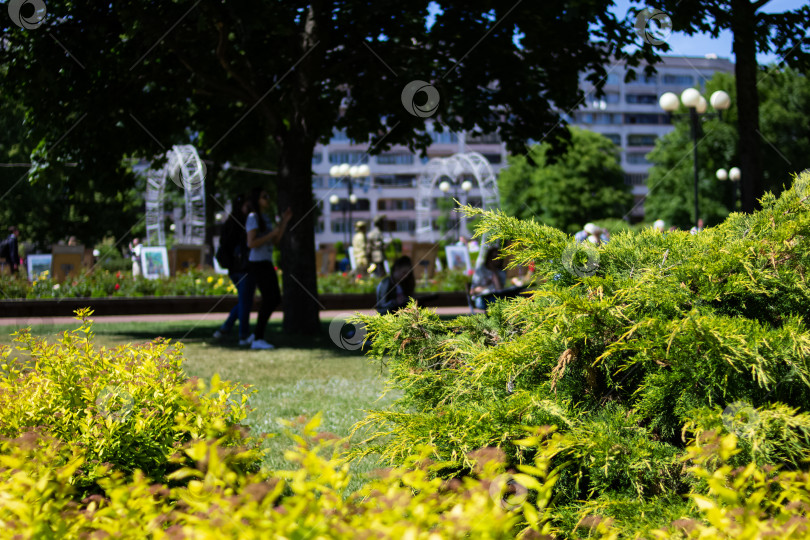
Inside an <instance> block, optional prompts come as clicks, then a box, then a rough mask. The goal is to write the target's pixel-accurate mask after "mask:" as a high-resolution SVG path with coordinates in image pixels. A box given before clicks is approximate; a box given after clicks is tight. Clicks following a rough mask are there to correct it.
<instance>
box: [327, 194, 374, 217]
mask: <svg viewBox="0 0 810 540" xmlns="http://www.w3.org/2000/svg"><path fill="white" fill-rule="evenodd" d="M348 204H349V199H348V198H346V199H343V198H341V199H340V201H338V203H337V204H330V205H329V209H330V210H331V211H332V213H335V212H343V210H344V208H345V209H346V210H348V209H349V206H348ZM351 207H352V208H351V210H352V212H368V211H369V210H370V209H371V203H370V202H369V201H368V199H357V202H356V203H354V204H353V205H351Z"/></svg>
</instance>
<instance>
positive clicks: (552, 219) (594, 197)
mask: <svg viewBox="0 0 810 540" xmlns="http://www.w3.org/2000/svg"><path fill="white" fill-rule="evenodd" d="M570 132H571V142H570V145H569V146H568V147H567V148H566V149H565V150H564V151H563V153H562V154H560V155H554V156H552V155H551V151H552V147H551V145H550V144H548V143H543V144H541V145H535V146H534V147H532V149H531V152H530V157H531V160H529V159H527V158H526V157H525V156H512V157H510V158H509V167H508V168H506V169H504V170H503V171H502V172H501V173H500V176H499V177H498V187H499V189H500V193H501V207H502V208H503V210H504V212H506V213H507V214H509V215H511V216H514V217H517V218H520V219H531V218H534V219H535V220H537V221H539V222H541V223H545V224H546V225H549V226H552V227H556V228H559V229H562V230H564V231H567V232H575V231H576V230H578V229H580V228H581V227H582V226H583V225H584V224H585V223H587V222H589V221H595V220H598V219H605V218H622V217H624V216H625V215H626V214H627V212H628V211H629V210H630V206H631V204H632V201H633V197H632V195H631V194H630V188H629V186H627V185H626V184H625V183H624V173H623V172H622V168H621V166H620V165H619V162H618V161H617V159H616V156H617V152H618V148H617V147H616V145H615V144H613V142H611V141H610V140H609V139H607V138H606V137H604V136H602V135H600V134H598V133H594V132H592V131H587V130H584V129H579V128H575V127H572V128H570ZM532 162H533V163H532Z"/></svg>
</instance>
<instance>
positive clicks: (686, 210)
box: [644, 66, 810, 229]
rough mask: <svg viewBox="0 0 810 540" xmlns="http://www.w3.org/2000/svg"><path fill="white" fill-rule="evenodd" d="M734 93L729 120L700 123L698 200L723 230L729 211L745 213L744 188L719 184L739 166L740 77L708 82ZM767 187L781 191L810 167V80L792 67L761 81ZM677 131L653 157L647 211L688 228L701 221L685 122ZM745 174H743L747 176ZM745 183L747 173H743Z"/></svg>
mask: <svg viewBox="0 0 810 540" xmlns="http://www.w3.org/2000/svg"><path fill="white" fill-rule="evenodd" d="M721 88H728V89H730V92H729V94H730V96H731V103H732V105H731V108H730V109H729V110H728V111H725V112H724V113H723V119H722V120H719V119H711V120H708V121H706V122H704V123H703V125H702V126H701V130H702V132H701V134H700V139H699V144H698V166H699V170H698V197H699V203H700V217H701V218H703V220H704V222H705V224H706V225H708V226H711V225H716V224H717V223H719V222H720V221H722V220H723V219H725V217H726V216H727V215H728V213H729V212H730V211H740V209H741V208H742V206H741V202H740V195H739V191H738V190H739V186H735V185H733V184H732V183H731V182H728V181H725V182H723V181H719V180H718V179H717V176H716V172H717V170H718V169H721V168H722V169H726V170H728V169H730V168H731V167H739V165H740V163H741V161H742V157H741V155H740V147H739V146H738V142H739V133H740V131H739V128H738V125H739V107H740V105H739V102H738V101H737V99H736V91H735V88H736V85H735V84H734V76H732V75H730V74H727V73H718V74H716V75H715V76H714V77H712V79H711V80H710V81H708V82H707V83H706V89H707V90H706V92H707V93H711V92H713V91H715V90H717V89H721ZM758 90H759V98H758V99H759V102H760V103H761V107H760V120H759V124H760V126H761V127H760V133H761V135H759V137H760V140H761V141H762V142H761V145H762V158H763V160H762V171H763V174H762V177H763V180H762V185H763V186H764V188H765V189H766V190H768V191H772V192H774V194H777V195H778V194H779V193H781V192H782V190H783V189H784V188H785V187H790V186H789V185H787V186H785V183H786V182H787V180H786V179H789V178H790V177H791V174H792V173H797V172H801V171H803V170H804V169H806V168H808V167H810V154H808V152H807V149H808V148H810V127H808V124H807V120H806V119H807V118H808V116H810V80H809V79H808V77H807V76H806V75H804V74H801V73H798V72H796V71H795V70H792V69H780V68H778V67H776V66H770V67H768V68H765V69H764V70H763V76H762V78H761V82H760V84H759V88H758ZM674 123H675V130H674V131H673V132H672V133H669V134H668V135H666V136H664V137H662V138H661V139H659V140H658V141H657V143H656V146H655V149H654V150H653V151H652V152H650V153H649V154H648V156H647V159H648V160H649V161H651V162H652V163H653V164H654V165H653V167H652V168H651V169H650V175H649V178H648V179H647V187H648V189H649V195H648V196H647V199H646V200H645V202H644V212H645V214H646V216H647V218H648V219H649V220H654V219H663V220H664V221H666V222H667V225H675V226H677V227H680V228H683V229H689V228H690V227H691V226H692V225H693V224H694V220H695V218H694V188H693V174H694V173H693V170H694V165H693V161H692V150H691V149H692V139H691V136H690V133H689V122H688V120H687V119H686V118H683V117H677V116H676V117H675V118H674ZM744 174H745V173H743V175H744ZM743 179H744V176H743Z"/></svg>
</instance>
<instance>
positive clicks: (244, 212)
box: [214, 195, 256, 345]
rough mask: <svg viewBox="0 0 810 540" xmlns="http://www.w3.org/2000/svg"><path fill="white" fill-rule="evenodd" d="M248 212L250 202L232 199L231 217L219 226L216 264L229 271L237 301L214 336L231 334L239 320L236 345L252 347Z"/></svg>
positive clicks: (251, 291) (240, 197) (245, 198)
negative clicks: (220, 234)
mask: <svg viewBox="0 0 810 540" xmlns="http://www.w3.org/2000/svg"><path fill="white" fill-rule="evenodd" d="M250 212H251V205H250V202H249V201H248V200H247V197H246V196H244V195H238V196H237V197H235V198H234V199H233V202H232V205H231V213H230V215H229V216H228V219H227V221H225V224H224V225H223V226H222V236H220V239H219V249H218V250H217V255H216V256H217V262H218V263H219V264H220V266H222V267H223V268H227V269H228V277H229V278H231V281H232V282H233V284H234V286H235V287H236V292H237V295H238V300H237V302H236V305H235V306H234V308H233V309H232V310H231V312H230V314H229V315H228V318H227V319H225V322H224V323H222V326H221V327H220V328H219V329H218V330H217V331H216V332H214V338H216V339H222V338H223V337H225V336H226V335H228V334H229V333H230V332H231V329H232V328H233V325H234V324H235V323H236V321H237V319H238V320H239V345H250V344H251V343H253V335H252V334H251V333H250V310H251V308H252V307H253V294H254V293H255V292H256V284H255V283H254V281H253V279H252V277H251V276H250V275H249V274H248V256H249V254H250V248H248V245H247V231H246V222H247V216H248V214H249V213H250Z"/></svg>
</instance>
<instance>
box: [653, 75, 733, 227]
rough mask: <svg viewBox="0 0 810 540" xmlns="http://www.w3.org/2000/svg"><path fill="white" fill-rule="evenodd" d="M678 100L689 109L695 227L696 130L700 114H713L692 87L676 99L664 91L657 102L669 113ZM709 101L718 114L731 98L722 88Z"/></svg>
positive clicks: (707, 115)
mask: <svg viewBox="0 0 810 540" xmlns="http://www.w3.org/2000/svg"><path fill="white" fill-rule="evenodd" d="M679 102H680V103H683V104H684V106H686V108H688V109H689V120H690V123H691V132H692V151H693V160H694V165H695V228H697V226H698V219H699V218H700V209H699V206H698V132H699V131H700V119H701V116H703V117H709V116H714V114H713V113H707V112H706V109H707V106H708V104H707V103H706V98H704V97H703V96H701V95H700V92H698V91H697V90H696V89H694V88H687V89H686V90H684V91H683V92H681V97H680V99H678V96H677V95H675V94H673V93H672V92H666V93H665V94H664V95H662V96H661V98H660V99H659V100H658V104H659V105H660V106H661V108H662V109H664V110H665V111H667V112H668V113H670V114H672V113H674V112H675V111H676V110H678V107H679V104H680V103H679ZM709 102H710V103H711V105H712V107H713V108H714V109H715V110H716V111H717V113H716V114H717V116H720V114H721V113H722V111H724V110H726V109H728V108H729V107H730V106H731V98H729V97H728V94H727V93H726V92H724V91H722V90H718V91H716V92H715V93H713V94H712V96H711V98H709Z"/></svg>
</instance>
